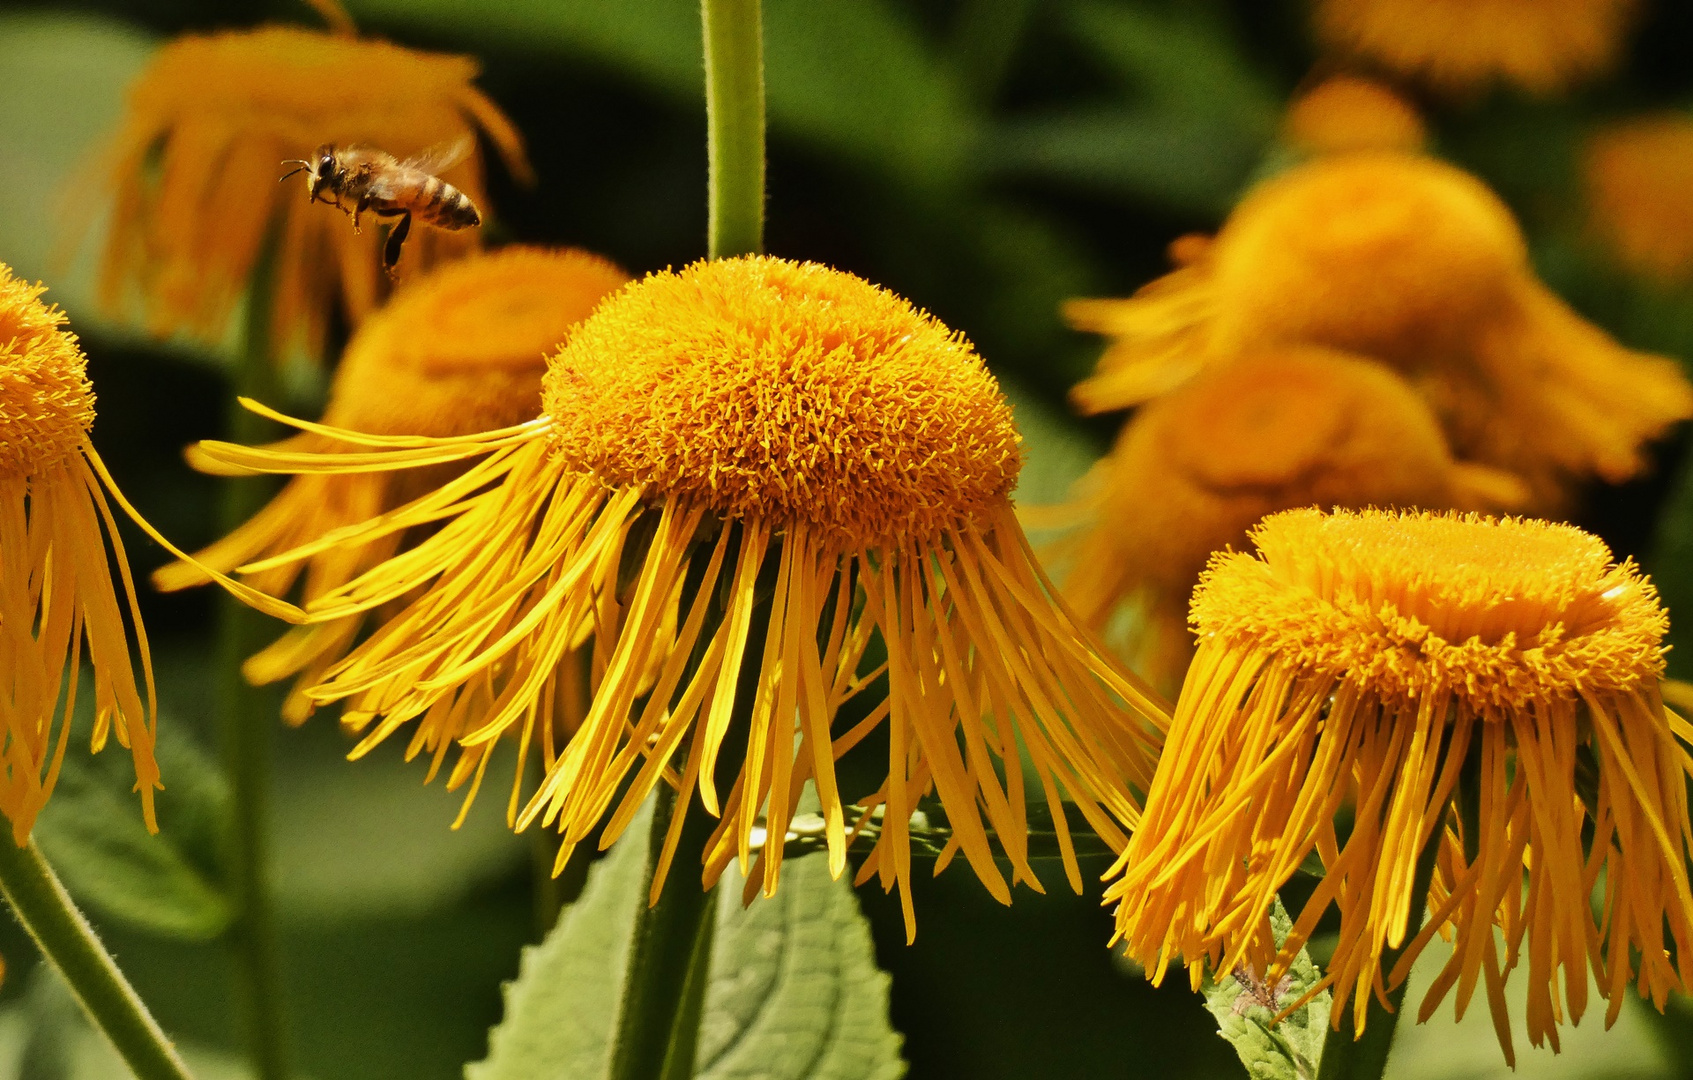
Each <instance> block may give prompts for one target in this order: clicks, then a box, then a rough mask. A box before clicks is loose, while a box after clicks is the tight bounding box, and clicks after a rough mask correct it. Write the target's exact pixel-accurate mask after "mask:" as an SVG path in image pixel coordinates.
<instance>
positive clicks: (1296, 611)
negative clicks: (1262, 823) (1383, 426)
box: [1192, 510, 1667, 715]
mask: <svg viewBox="0 0 1693 1080" xmlns="http://www.w3.org/2000/svg"><path fill="white" fill-rule="evenodd" d="M1252 540H1253V543H1254V544H1255V545H1256V546H1257V547H1258V551H1259V555H1258V557H1256V558H1255V557H1253V556H1251V555H1246V554H1241V553H1236V552H1231V553H1226V554H1221V555H1218V556H1217V557H1216V558H1215V559H1214V560H1213V561H1212V564H1211V567H1210V568H1209V569H1208V570H1207V572H1206V574H1205V576H1204V579H1203V580H1202V581H1201V584H1200V587H1199V589H1198V590H1197V591H1196V592H1195V594H1194V599H1193V616H1192V617H1193V623H1194V626H1195V627H1196V628H1197V629H1198V631H1199V634H1200V636H1201V637H1202V638H1209V637H1216V638H1219V639H1224V640H1230V639H1233V640H1236V641H1240V642H1243V643H1245V644H1249V645H1253V646H1257V647H1261V648H1264V649H1267V650H1269V651H1271V652H1273V653H1275V654H1277V655H1280V656H1283V657H1285V658H1287V659H1288V660H1289V661H1290V662H1291V663H1292V664H1294V665H1296V666H1298V667H1300V668H1302V669H1304V670H1306V671H1308V672H1311V673H1321V674H1335V675H1340V674H1344V677H1345V678H1346V679H1347V680H1348V681H1350V682H1352V683H1354V684H1355V685H1357V686H1359V687H1360V688H1362V689H1366V690H1368V691H1369V692H1370V693H1372V694H1373V695H1375V696H1377V697H1381V698H1394V699H1407V698H1417V697H1420V696H1422V695H1425V694H1429V693H1432V692H1437V691H1438V692H1450V693H1451V694H1453V695H1454V696H1455V698H1457V699H1458V700H1460V701H1464V702H1467V703H1468V705H1469V706H1470V707H1471V708H1472V709H1473V710H1474V711H1475V712H1476V713H1478V714H1482V715H1487V714H1492V713H1494V712H1496V711H1497V710H1499V709H1503V708H1510V709H1522V708H1527V707H1529V706H1530V705H1531V704H1533V703H1535V702H1544V701H1548V700H1552V699H1555V698H1556V699H1565V700H1569V699H1573V698H1576V697H1578V696H1580V695H1583V694H1592V693H1611V692H1628V691H1634V690H1638V689H1639V688H1640V687H1641V686H1642V685H1644V684H1645V683H1646V682H1648V681H1649V680H1655V679H1656V678H1657V677H1658V675H1659V674H1661V673H1662V671H1663V666H1664V665H1663V649H1662V644H1661V643H1662V639H1663V635H1664V632H1665V630H1666V628H1667V619H1666V616H1665V615H1664V611H1663V608H1662V606H1661V605H1660V604H1659V603H1658V598H1657V591H1656V590H1655V589H1654V588H1653V587H1652V584H1651V582H1650V581H1648V580H1647V579H1645V578H1644V577H1642V576H1641V575H1640V574H1639V572H1638V571H1637V570H1636V569H1635V567H1634V565H1633V564H1632V563H1630V562H1624V563H1622V564H1613V563H1612V561H1611V553H1610V551H1609V549H1607V548H1606V547H1605V545H1604V543H1603V542H1601V541H1600V540H1598V539H1597V538H1596V537H1593V536H1591V535H1589V534H1587V533H1584V532H1582V531H1581V530H1580V529H1577V528H1575V527H1573V526H1570V525H1559V524H1552V523H1549V522H1544V521H1530V520H1521V519H1500V520H1490V519H1485V518H1480V517H1477V516H1475V515H1465V516H1453V515H1441V514H1433V513H1419V514H1395V513H1389V512H1385V511H1376V510H1365V511H1360V512H1357V513H1342V512H1336V513H1334V514H1332V515H1324V514H1321V513H1319V512H1317V511H1315V510H1292V511H1288V512H1285V513H1281V514H1276V515H1274V516H1272V517H1270V518H1267V519H1265V521H1264V522H1263V524H1261V525H1260V526H1259V527H1258V528H1257V529H1256V530H1254V532H1253V535H1252Z"/></svg>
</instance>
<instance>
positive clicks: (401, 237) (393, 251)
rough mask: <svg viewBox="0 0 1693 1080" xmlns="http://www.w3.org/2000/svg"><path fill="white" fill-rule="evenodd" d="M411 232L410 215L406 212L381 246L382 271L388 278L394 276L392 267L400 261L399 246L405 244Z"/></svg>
mask: <svg viewBox="0 0 1693 1080" xmlns="http://www.w3.org/2000/svg"><path fill="white" fill-rule="evenodd" d="M410 232H411V213H410V212H409V211H408V212H406V213H403V214H401V215H400V220H399V221H397V222H395V224H394V227H393V228H392V229H391V230H389V232H388V242H387V243H385V244H383V245H382V269H384V270H386V271H388V276H389V277H393V276H394V267H395V266H396V265H398V263H399V261H400V245H401V244H403V243H405V242H406V236H407V235H408V234H410Z"/></svg>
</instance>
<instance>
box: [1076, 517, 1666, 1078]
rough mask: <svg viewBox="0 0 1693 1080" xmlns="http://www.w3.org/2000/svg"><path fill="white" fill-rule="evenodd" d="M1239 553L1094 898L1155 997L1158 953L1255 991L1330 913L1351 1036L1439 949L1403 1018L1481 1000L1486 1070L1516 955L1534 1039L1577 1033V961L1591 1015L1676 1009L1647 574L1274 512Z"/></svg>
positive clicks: (1506, 543)
mask: <svg viewBox="0 0 1693 1080" xmlns="http://www.w3.org/2000/svg"><path fill="white" fill-rule="evenodd" d="M1252 539H1253V542H1254V543H1255V544H1256V545H1257V547H1258V553H1257V555H1256V556H1254V555H1248V554H1242V553H1233V552H1231V553H1224V554H1219V555H1217V556H1214V557H1213V559H1212V561H1211V564H1210V566H1209V568H1208V569H1207V570H1206V572H1205V575H1204V577H1203V578H1202V579H1201V582H1200V585H1199V588H1198V589H1197V590H1196V591H1195V593H1194V596H1193V607H1192V622H1193V626H1194V629H1195V631H1196V632H1197V633H1198V635H1199V649H1198V652H1197V653H1196V655H1195V657H1194V661H1193V666H1192V667H1191V668H1190V669H1189V671H1188V677H1187V682H1186V684H1185V685H1184V686H1183V688H1182V697H1181V703H1180V705H1179V707H1178V709H1177V713H1176V717H1175V719H1174V721H1173V723H1172V726H1171V730H1170V735H1169V742H1168V745H1167V746H1166V748H1165V751H1164V755H1163V758H1162V760H1161V762H1160V766H1159V769H1158V774H1157V776H1156V777H1155V778H1154V780H1153V784H1152V788H1151V790H1150V792H1149V793H1148V795H1147V801H1146V812H1145V815H1144V818H1143V820H1142V823H1141V827H1140V829H1139V831H1137V832H1136V833H1135V835H1134V837H1133V839H1132V840H1131V842H1130V845H1129V848H1128V850H1127V852H1126V853H1125V854H1124V856H1123V858H1122V859H1120V860H1119V862H1118V865H1117V867H1116V868H1115V869H1114V871H1113V872H1114V873H1116V874H1118V875H1120V876H1118V877H1117V879H1116V880H1115V881H1113V882H1112V884H1111V885H1110V886H1109V887H1108V889H1107V893H1106V895H1107V899H1108V900H1110V901H1115V902H1116V904H1117V931H1118V937H1119V938H1120V939H1122V940H1124V941H1126V942H1127V946H1128V951H1129V953H1130V955H1132V956H1134V957H1136V958H1138V959H1140V960H1141V961H1142V962H1144V963H1145V964H1146V965H1147V969H1148V971H1149V972H1151V974H1152V978H1153V979H1154V980H1155V981H1156V980H1159V979H1162V977H1163V976H1164V974H1165V972H1166V970H1167V968H1168V966H1169V965H1170V964H1171V963H1174V962H1179V961H1185V962H1186V963H1188V964H1189V966H1190V971H1191V973H1192V977H1193V979H1194V982H1195V985H1196V986H1197V984H1198V981H1199V980H1200V979H1201V978H1202V976H1203V973H1204V971H1206V970H1211V971H1228V970H1231V969H1232V967H1233V966H1234V965H1236V964H1240V963H1251V964H1254V965H1257V970H1260V971H1267V972H1270V978H1271V979H1272V981H1273V980H1274V978H1275V977H1276V974H1275V973H1276V972H1278V971H1280V970H1284V969H1285V967H1286V965H1287V964H1288V963H1289V962H1290V961H1291V960H1292V958H1293V956H1294V955H1295V954H1297V952H1298V951H1299V950H1300V949H1301V948H1302V947H1303V946H1304V944H1305V942H1306V940H1307V938H1308V937H1309V935H1310V934H1311V932H1312V930H1313V928H1314V927H1315V926H1316V924H1317V921H1318V919H1319V918H1320V917H1321V916H1322V914H1323V913H1324V912H1325V911H1327V910H1328V909H1329V908H1331V907H1333V908H1336V909H1338V912H1339V916H1340V934H1339V941H1340V945H1339V947H1338V948H1337V950H1336V952H1335V954H1334V957H1333V959H1332V960H1331V961H1330V963H1329V966H1328V974H1327V975H1326V976H1325V977H1324V979H1323V980H1322V984H1321V985H1326V986H1331V987H1332V989H1333V990H1334V995H1335V999H1334V1013H1333V1015H1334V1018H1335V1023H1336V1025H1337V1026H1338V1024H1339V1021H1340V1017H1341V1015H1342V1014H1343V1013H1344V1012H1345V1011H1346V1007H1347V1005H1348V1004H1349V1003H1350V1005H1351V1010H1352V1013H1353V1027H1354V1030H1355V1031H1361V1030H1363V1026H1364V1022H1365V1014H1366V1010H1367V1008H1368V1005H1369V1001H1370V998H1371V996H1372V994H1373V993H1383V992H1385V990H1386V989H1387V988H1390V987H1393V986H1396V985H1398V984H1399V983H1401V982H1403V981H1404V979H1405V978H1406V976H1407V974H1408V972H1409V970H1410V967H1411V965H1412V964H1413V963H1414V962H1415V960H1416V958H1417V956H1418V954H1419V953H1420V952H1421V951H1422V949H1423V947H1424V946H1425V945H1426V944H1427V943H1428V941H1429V940H1430V939H1431V938H1432V937H1433V935H1434V934H1436V933H1441V934H1444V935H1446V936H1448V937H1449V938H1450V939H1451V940H1452V942H1453V952H1452V956H1451V959H1450V960H1449V961H1448V962H1447V964H1446V966H1445V969H1444V970H1443V971H1442V972H1441V973H1440V975H1439V976H1437V977H1436V979H1435V981H1434V985H1433V987H1432V988H1431V989H1430V991H1429V993H1428V995H1427V997H1426V998H1425V999H1424V1001H1423V1002H1422V1005H1421V1010H1420V1013H1419V1018H1420V1019H1426V1018H1427V1017H1428V1016H1429V1015H1430V1014H1431V1013H1432V1012H1433V1010H1434V1009H1435V1008H1436V1007H1437V1006H1438V1005H1439V1004H1440V1002H1441V1001H1442V1000H1444V998H1445V997H1446V995H1447V994H1448V993H1449V992H1451V991H1452V990H1453V989H1454V988H1456V990H1457V1007H1458V1012H1459V1015H1462V1013H1463V1011H1464V1009H1465V1007H1466V1006H1467V1005H1468V1004H1469V1001H1470V998H1471V994H1472V993H1473V991H1474V990H1475V989H1476V987H1477V985H1478V984H1480V985H1484V986H1485V987H1486V991H1487V996H1488V1005H1489V1009H1490V1011H1491V1012H1492V1014H1493V1017H1494V1020H1495V1026H1496V1029H1497V1033H1498V1035H1499V1039H1500V1044H1501V1046H1502V1047H1503V1049H1504V1051H1505V1055H1506V1058H1507V1060H1514V1054H1513V1050H1512V1045H1511V1036H1510V1027H1509V1025H1508V1023H1506V1015H1505V1014H1506V1005H1505V1001H1504V998H1503V986H1504V983H1505V979H1506V977H1507V976H1508V975H1509V973H1510V971H1511V970H1512V968H1514V967H1515V966H1516V965H1517V963H1518V962H1519V961H1520V960H1521V959H1522V958H1523V957H1524V956H1525V955H1526V957H1527V960H1528V970H1529V974H1530V979H1529V983H1528V1031H1529V1037H1530V1039H1531V1041H1532V1042H1534V1044H1535V1045H1540V1043H1541V1042H1542V1041H1543V1040H1547V1039H1549V1040H1551V1042H1552V1044H1553V1046H1554V1048H1555V1047H1556V1046H1557V1025H1558V1024H1559V1023H1561V1022H1562V1021H1563V1020H1564V1019H1565V1018H1567V1019H1568V1020H1569V1022H1571V1023H1574V1022H1576V1021H1577V1020H1579V1019H1580V1018H1581V1015H1582V1013H1583V1011H1584V1010H1585V1008H1586V999H1587V993H1588V985H1589V982H1588V974H1587V971H1586V970H1585V969H1586V968H1587V967H1589V966H1591V968H1592V970H1593V973H1594V975H1595V976H1596V977H1597V979H1598V985H1599V991H1600V994H1601V995H1603V996H1604V997H1606V998H1607V999H1608V1000H1609V1002H1610V1008H1609V1011H1608V1015H1607V1023H1609V1022H1610V1021H1613V1020H1615V1018H1616V1016H1617V1013H1618V1011H1619V1010H1620V1009H1621V1007H1622V1000H1623V997H1624V996H1625V993H1626V991H1627V988H1628V984H1630V983H1638V985H1639V992H1640V994H1641V995H1642V996H1649V997H1651V998H1652V999H1653V1000H1654V1001H1655V1002H1656V1003H1657V1004H1658V1006H1659V1007H1660V1008H1662V1007H1663V1004H1664V1001H1665V999H1666V997H1667V995H1668V994H1669V992H1670V991H1671V990H1676V991H1680V990H1682V989H1683V988H1684V987H1685V986H1686V984H1687V976H1688V973H1689V970H1690V968H1693V960H1690V959H1689V958H1688V957H1687V953H1686V948H1685V943H1687V942H1688V941H1690V940H1693V893H1690V892H1689V888H1688V877H1687V858H1688V856H1689V854H1690V851H1689V848H1690V846H1693V824H1690V823H1689V820H1688V813H1687V798H1686V788H1685V786H1684V785H1685V780H1686V776H1687V774H1688V773H1690V772H1693V757H1689V755H1688V753H1687V749H1686V746H1685V740H1686V739H1687V738H1688V737H1689V736H1690V735H1693V727H1689V725H1688V724H1686V723H1685V722H1684V721H1682V720H1681V719H1680V718H1679V717H1676V716H1674V715H1673V714H1671V713H1668V712H1666V711H1665V709H1664V706H1663V702H1662V700H1661V699H1660V696H1659V689H1658V679H1659V675H1660V674H1661V672H1662V671H1663V652H1664V649H1663V634H1664V631H1665V629H1666V627H1667V619H1666V617H1665V615H1664V611H1663V608H1662V606H1661V605H1660V604H1659V603H1658V599H1657V594H1656V591H1655V590H1654V589H1653V588H1652V586H1651V584H1650V582H1648V581H1647V580H1646V579H1645V578H1643V577H1641V576H1640V574H1639V573H1638V572H1637V571H1636V570H1635V568H1634V566H1633V565H1632V564H1630V563H1623V564H1622V565H1617V564H1615V563H1614V562H1612V560H1611V554H1610V552H1609V551H1608V550H1607V549H1606V548H1605V546H1604V544H1602V543H1600V542H1599V541H1598V540H1597V539H1595V538H1594V537H1592V536H1589V535H1588V534H1586V533H1584V532H1582V531H1581V530H1579V529H1576V528H1574V527H1572V526H1568V525H1553V524H1548V523H1546V522H1540V521H1528V520H1518V519H1506V520H1491V519H1482V518H1478V517H1475V516H1473V515H1471V516H1458V515H1452V514H1433V513H1391V512H1384V511H1375V510H1364V511H1357V512H1345V511H1336V512H1335V513H1333V514H1323V513H1320V512H1318V511H1315V510H1292V511H1287V512H1284V513H1281V514H1276V515H1274V516H1272V517H1269V518H1266V519H1265V520H1264V522H1263V523H1262V524H1261V525H1260V526H1259V527H1258V528H1257V529H1256V530H1255V531H1254V533H1253V535H1252ZM1312 856H1314V857H1315V858H1316V860H1317V861H1318V862H1320V864H1321V866H1322V871H1323V873H1322V878H1321V881H1320V882H1319V883H1318V884H1317V887H1316V890H1315V892H1314V893H1313V894H1312V895H1311V898H1310V900H1309V901H1307V903H1306V904H1305V906H1304V908H1303V910H1302V911H1301V912H1300V913H1299V914H1298V915H1297V916H1295V924H1294V927H1293V930H1292V932H1291V933H1290V934H1289V935H1288V937H1287V939H1286V941H1285V943H1283V944H1282V945H1281V946H1280V947H1279V948H1278V946H1277V944H1276V942H1275V940H1274V937H1273V935H1272V933H1271V930H1270V923H1269V918H1268V912H1269V909H1270V906H1271V900H1272V898H1273V897H1274V896H1275V894H1276V892H1277V891H1278V890H1279V889H1280V888H1281V887H1282V886H1283V885H1284V884H1285V883H1286V882H1287V881H1288V880H1289V879H1290V878H1291V877H1292V876H1293V875H1294V874H1295V873H1296V872H1298V871H1299V869H1300V867H1301V865H1302V864H1303V863H1304V862H1305V860H1306V859H1307V858H1308V857H1312ZM1431 878H1432V882H1433V884H1432V886H1431V887H1430V890H1429V892H1428V893H1427V894H1426V896H1425V895H1423V894H1420V893H1419V892H1418V889H1417V883H1418V882H1419V881H1424V880H1430V879H1431ZM1601 881H1603V882H1604V886H1603V888H1602V889H1601V890H1600V891H1599V894H1598V896H1597V897H1595V892H1594V890H1595V888H1596V886H1597V885H1598V883H1599V882H1601ZM1525 883H1526V888H1525V887H1524V886H1525ZM1425 900H1426V902H1427V905H1428V917H1427V920H1426V921H1424V920H1423V919H1422V913H1423V910H1424V903H1425ZM1595 904H1596V906H1597V907H1598V909H1599V911H1598V913H1597V915H1596V914H1595ZM1419 927H1420V929H1419ZM1496 934H1497V935H1501V936H1496ZM1672 942H1673V944H1672ZM1401 946H1403V951H1402V952H1401V953H1400V955H1399V957H1398V959H1397V960H1396V961H1395V962H1393V963H1392V965H1391V967H1389V968H1387V969H1386V970H1384V960H1383V956H1384V953H1385V952H1386V950H1388V949H1398V948H1400V947H1401ZM1672 950H1678V951H1672ZM1313 992H1315V991H1313Z"/></svg>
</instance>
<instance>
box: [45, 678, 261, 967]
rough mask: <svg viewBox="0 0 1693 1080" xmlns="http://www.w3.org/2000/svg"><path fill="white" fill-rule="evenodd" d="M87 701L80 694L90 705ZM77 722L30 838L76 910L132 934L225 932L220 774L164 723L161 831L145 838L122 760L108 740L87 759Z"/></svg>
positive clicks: (198, 936) (200, 936)
mask: <svg viewBox="0 0 1693 1080" xmlns="http://www.w3.org/2000/svg"><path fill="white" fill-rule="evenodd" d="M92 698H93V695H92V693H88V694H85V695H83V700H84V701H91V700H92ZM87 730H88V727H87V717H86V714H85V715H84V716H82V717H79V722H78V724H77V727H76V730H75V732H74V733H73V735H72V740H73V742H80V743H82V746H79V747H76V748H74V749H73V751H72V752H70V753H67V754H66V755H65V764H64V769H63V771H62V772H61V773H60V776H59V785H58V787H57V789H56V790H55V791H54V793H53V798H52V799H51V800H50V801H49V802H48V804H47V808H46V809H45V810H44V811H42V814H41V817H40V819H39V820H38V821H37V822H36V826H35V834H34V835H35V840H36V842H37V843H38V844H39V845H40V847H41V850H42V852H43V853H44V854H45V855H46V856H47V859H48V861H49V862H51V863H52V865H53V868H54V869H55V870H57V871H58V872H59V876H60V877H61V878H63V879H64V882H65V887H66V888H68V889H69V890H70V892H71V895H72V896H74V897H75V898H76V899H77V901H78V902H79V903H83V904H86V905H88V906H89V907H90V908H92V909H93V910H94V911H96V912H97V913H99V914H101V915H104V916H107V917H109V918H112V919H116V920H118V921H121V922H123V923H125V924H127V925H129V926H132V927H135V928H137V929H141V930H146V931H149V932H151V933H155V934H160V935H163V936H165V937H172V938H182V939H187V940H207V939H210V938H214V937H216V936H218V935H219V934H221V933H222V932H223V930H224V928H225V927H226V926H227V925H228V924H229V919H230V907H229V903H228V901H227V899H226V897H225V896H224V893H223V890H222V887H221V885H220V883H219V875H218V872H217V864H216V851H217V829H218V822H219V821H220V820H221V819H222V817H223V805H224V802H225V800H226V799H227V798H228V792H227V790H226V788H225V786H224V783H223V778H222V775H221V774H220V773H219V772H218V770H217V767H216V766H215V765H214V764H213V763H212V762H211V760H210V759H209V758H207V757H206V755H205V754H204V753H203V752H202V751H201V750H200V749H199V748H198V747H197V746H195V745H194V743H193V742H192V740H191V739H190V738H189V737H188V736H187V734H186V732H184V731H183V730H182V728H181V727H180V726H179V725H178V724H176V723H175V722H173V720H172V719H171V718H170V717H169V716H161V717H160V721H159V730H160V738H159V744H158V747H157V755H158V760H159V770H160V773H161V774H162V775H163V777H164V778H165V783H166V785H167V786H166V788H165V790H164V791H161V792H159V793H158V815H159V822H160V831H159V834H158V835H157V836H153V835H150V834H149V833H148V832H147V828H146V825H145V824H144V823H143V821H142V817H141V811H140V807H139V806H138V805H137V803H138V800H137V797H136V796H135V795H134V794H133V793H132V790H131V789H132V788H133V787H134V783H135V777H134V773H133V766H132V764H131V761H130V756H129V752H128V751H127V750H125V749H124V748H123V747H121V746H119V745H117V740H116V739H113V740H112V741H111V742H110V743H109V744H108V745H107V747H106V749H105V751H104V752H103V753H101V754H99V755H98V756H94V757H90V756H89V755H88V754H86V753H85V752H82V750H83V748H84V747H85V746H86V732H87Z"/></svg>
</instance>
